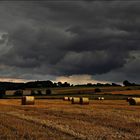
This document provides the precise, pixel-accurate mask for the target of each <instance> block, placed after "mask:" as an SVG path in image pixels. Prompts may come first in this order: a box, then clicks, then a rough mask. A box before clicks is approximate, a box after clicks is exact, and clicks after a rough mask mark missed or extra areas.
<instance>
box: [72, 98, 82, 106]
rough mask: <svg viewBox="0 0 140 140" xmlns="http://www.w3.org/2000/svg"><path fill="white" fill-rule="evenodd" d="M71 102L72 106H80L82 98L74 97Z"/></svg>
mask: <svg viewBox="0 0 140 140" xmlns="http://www.w3.org/2000/svg"><path fill="white" fill-rule="evenodd" d="M71 102H72V104H80V98H79V97H73V98H72V100H71Z"/></svg>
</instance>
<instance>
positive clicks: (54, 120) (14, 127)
mask: <svg viewBox="0 0 140 140" xmlns="http://www.w3.org/2000/svg"><path fill="white" fill-rule="evenodd" d="M139 112H140V106H129V105H128V103H127V102H125V101H119V100H118V101H117V100H116V101H111V100H110V101H107V100H106V101H91V102H90V105H85V106H81V105H71V103H70V102H68V101H61V100H37V101H36V104H35V105H34V106H21V105H20V100H0V128H1V130H0V139H8V140H10V139H11V140H12V139H17V140H18V139H34V140H38V139H40V140H46V139H47V140H73V139H76V140H77V139H80V140H84V139H87V140H98V139H101V140H102V139H103V140H113V139H114V140H118V139H119V140H120V139H122V140H130V139H134V140H138V139H140V113H139Z"/></svg>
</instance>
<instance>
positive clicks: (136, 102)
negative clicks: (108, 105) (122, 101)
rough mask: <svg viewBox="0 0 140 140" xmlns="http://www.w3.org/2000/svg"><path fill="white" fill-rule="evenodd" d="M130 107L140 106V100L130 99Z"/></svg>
mask: <svg viewBox="0 0 140 140" xmlns="http://www.w3.org/2000/svg"><path fill="white" fill-rule="evenodd" d="M128 102H129V105H140V98H129V100H128Z"/></svg>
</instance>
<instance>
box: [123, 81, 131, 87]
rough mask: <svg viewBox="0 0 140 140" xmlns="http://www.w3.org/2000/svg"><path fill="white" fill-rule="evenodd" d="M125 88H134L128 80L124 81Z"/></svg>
mask: <svg viewBox="0 0 140 140" xmlns="http://www.w3.org/2000/svg"><path fill="white" fill-rule="evenodd" d="M123 85H124V86H132V84H131V83H130V82H129V81H128V80H124V81H123Z"/></svg>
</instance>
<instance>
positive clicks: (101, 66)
mask: <svg viewBox="0 0 140 140" xmlns="http://www.w3.org/2000/svg"><path fill="white" fill-rule="evenodd" d="M0 4H1V5H0V17H1V18H0V32H1V39H0V48H1V49H0V50H1V51H3V53H2V54H1V55H0V61H1V63H0V65H2V66H3V65H4V66H8V67H10V68H13V69H14V70H15V71H16V70H17V73H16V74H17V76H19V75H21V76H22V77H24V78H25V77H26V76H25V75H28V77H30V78H31V77H32V76H31V75H32V74H33V75H35V74H36V75H53V76H55V75H57V76H58V75H73V74H90V75H95V74H97V75H100V74H102V75H105V74H106V73H107V74H108V73H110V72H112V71H116V70H119V69H120V70H122V72H121V73H122V74H121V75H124V77H125V75H127V74H128V73H130V71H131V73H133V72H135V73H136V74H135V75H138V74H139V71H137V70H136V69H135V65H138V64H137V63H139V61H138V60H139V59H138V57H139V53H137V55H136V54H134V55H133V57H132V55H131V54H132V52H134V51H135V52H139V50H140V46H139V44H140V41H139V40H140V18H139V14H140V10H139V6H140V2H138V1H122V2H121V1H115V0H114V1H91V0H89V1H84V0H83V1H82V0H79V1H28V2H27V1H19V2H18V1H7V2H0ZM4 36H5V37H4ZM6 39H7V40H8V41H7V42H6V43H5V40H6ZM5 50H6V51H5ZM128 60H129V61H128ZM132 61H133V62H132ZM130 62H131V63H130ZM131 66H133V68H131ZM8 72H9V71H8ZM11 75H13V74H12V72H11ZM29 75H30V76H29ZM128 76H129V75H128ZM40 77H41V76H40ZM134 77H135V76H134V75H132V76H131V79H134ZM114 80H115V78H114Z"/></svg>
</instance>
